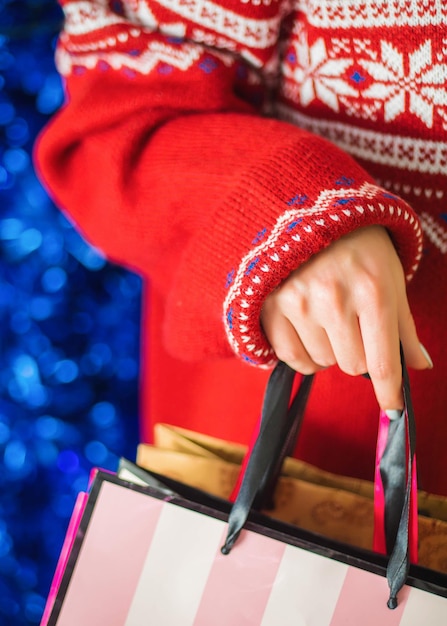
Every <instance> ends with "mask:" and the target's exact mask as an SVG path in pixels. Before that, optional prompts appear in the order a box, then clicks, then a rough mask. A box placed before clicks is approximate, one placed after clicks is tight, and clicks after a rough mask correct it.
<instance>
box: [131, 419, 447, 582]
mask: <svg viewBox="0 0 447 626" xmlns="http://www.w3.org/2000/svg"><path fill="white" fill-rule="evenodd" d="M154 431H155V434H154V444H152V445H149V444H140V445H139V446H138V453H137V463H138V464H139V465H140V466H142V467H143V468H146V469H148V470H150V471H153V472H155V473H158V474H163V475H165V476H168V477H170V478H174V479H176V480H178V481H180V482H183V483H186V484H188V485H190V486H192V487H196V488H198V489H201V490H204V491H206V492H208V493H211V494H213V495H215V496H218V497H221V498H224V499H229V497H230V495H231V493H232V492H233V491H234V488H235V485H236V482H237V479H238V476H239V474H240V469H241V465H242V461H243V459H244V457H245V456H246V454H247V446H244V445H240V444H236V443H232V442H229V441H225V440H221V439H217V438H214V437H210V436H209V435H205V434H203V433H196V432H193V431H190V430H187V429H184V428H179V427H176V426H172V425H170V424H156V425H155V429H154ZM373 498H374V484H373V483H372V482H370V481H367V480H361V479H356V478H351V477H346V476H339V475H337V474H333V473H331V472H326V471H323V470H321V469H319V468H317V467H314V466H312V465H310V464H308V463H305V462H303V461H301V460H300V459H295V458H290V457H287V458H286V459H285V462H284V464H283V467H282V473H281V476H280V477H279V480H278V483H277V485H276V490H275V497H274V506H273V508H269V509H262V512H263V513H264V514H266V515H269V516H272V517H274V518H276V519H279V520H281V521H283V522H287V523H290V524H293V525H296V526H299V527H300V528H303V529H305V530H309V531H312V532H315V533H317V534H319V535H323V536H325V537H328V538H330V539H335V540H337V541H341V542H344V543H347V544H351V545H353V546H356V547H359V548H366V549H372V547H373V526H374V502H373ZM418 504H419V506H418V508H419V520H418V522H419V543H418V548H419V550H418V551H419V563H420V564H421V565H422V566H424V567H427V568H430V569H435V570H438V571H441V572H444V573H447V498H446V497H442V496H437V495H434V494H429V493H427V492H425V491H422V490H420V491H419V493H418Z"/></svg>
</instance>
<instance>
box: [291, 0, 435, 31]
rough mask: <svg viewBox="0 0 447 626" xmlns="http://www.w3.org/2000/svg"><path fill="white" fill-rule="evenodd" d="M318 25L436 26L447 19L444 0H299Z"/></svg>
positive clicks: (324, 26)
mask: <svg viewBox="0 0 447 626" xmlns="http://www.w3.org/2000/svg"><path fill="white" fill-rule="evenodd" d="M295 6H296V8H297V10H299V11H302V12H303V13H304V14H305V15H306V17H307V19H308V21H309V23H310V24H312V25H313V26H316V27H318V28H330V29H331V30H332V29H334V28H346V29H348V28H368V27H371V26H373V27H374V28H380V27H383V26H386V27H394V26H431V25H433V26H435V25H438V24H445V23H446V22H447V4H446V3H445V2H444V0H296V5H295Z"/></svg>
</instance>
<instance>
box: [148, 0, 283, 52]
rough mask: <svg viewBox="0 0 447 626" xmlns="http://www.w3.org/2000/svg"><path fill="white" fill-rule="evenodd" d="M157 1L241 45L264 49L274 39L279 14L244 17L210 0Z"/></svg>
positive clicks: (276, 32) (280, 16) (278, 23)
mask: <svg viewBox="0 0 447 626" xmlns="http://www.w3.org/2000/svg"><path fill="white" fill-rule="evenodd" d="M158 3H159V4H160V5H161V6H163V7H165V8H166V9H170V10H171V11H173V12H174V13H176V14H177V15H180V16H181V17H184V18H186V19H187V20H191V21H192V22H195V23H196V24H198V25H199V26H200V27H202V28H204V27H205V28H209V29H210V30H212V31H214V32H216V33H219V34H220V35H224V36H225V37H228V38H229V39H233V40H234V41H236V42H237V43H239V44H242V45H243V46H244V47H248V48H254V49H258V50H265V49H266V48H270V47H271V46H274V45H275V44H276V42H277V40H278V33H279V28H280V25H281V20H282V15H281V14H279V13H278V14H277V15H275V16H274V17H272V18H270V19H253V18H248V17H244V16H242V15H239V14H238V13H235V12H234V11H230V10H229V9H225V8H224V7H222V6H220V5H219V4H215V3H214V2H211V1H210V0H159V1H158Z"/></svg>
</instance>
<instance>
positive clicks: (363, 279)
mask: <svg viewBox="0 0 447 626" xmlns="http://www.w3.org/2000/svg"><path fill="white" fill-rule="evenodd" d="M261 323H262V326H263V329H264V332H265V334H266V336H267V339H268V340H269V342H270V344H271V345H272V347H273V349H274V350H275V353H276V355H277V357H278V358H279V359H280V360H281V361H285V362H286V363H287V364H288V365H290V366H291V367H292V368H294V369H295V370H297V371H298V372H301V373H302V374H310V373H313V372H316V371H318V370H320V369H322V368H326V367H329V366H331V365H334V364H335V363H337V364H338V366H339V367H340V369H341V370H343V371H344V372H346V373H347V374H350V375H352V376H357V375H359V374H364V373H365V372H368V373H369V375H370V377H371V380H372V383H373V385H374V390H375V394H376V397H377V400H378V403H379V405H380V406H381V408H382V409H384V410H387V411H390V410H392V411H393V410H394V411H396V410H401V409H402V407H403V398H402V391H401V384H402V369H401V364H400V351H399V340H400V341H401V342H402V345H403V348H404V353H405V358H406V362H407V364H408V365H409V366H410V367H413V368H416V369H425V368H428V367H432V363H431V361H430V360H429V357H428V355H426V353H425V352H424V349H423V348H421V344H420V343H419V339H418V336H417V333H416V328H415V325H414V321H413V317H412V315H411V311H410V307H409V305H408V300H407V295H406V289H405V278H404V273H403V269H402V266H401V263H400V260H399V257H398V256H397V253H396V251H395V249H394V246H393V244H392V242H391V240H390V238H389V236H388V234H387V232H386V230H385V229H384V228H382V227H381V226H370V227H366V228H361V229H359V230H356V231H354V232H352V233H350V234H349V235H346V236H344V237H342V238H341V239H340V240H338V241H336V242H334V243H333V244H331V245H330V246H329V247H328V248H326V249H325V250H323V251H322V252H320V253H318V254H316V255H315V256H314V257H312V258H311V259H310V260H309V261H308V262H307V263H305V264H304V265H303V266H301V267H300V268H299V269H297V270H296V271H294V272H293V273H292V274H291V275H290V276H289V277H288V278H287V279H286V280H285V281H284V282H283V283H282V285H280V287H278V289H276V290H275V291H274V292H273V293H271V294H270V295H269V296H268V297H267V299H266V301H265V304H264V307H263V310H262V314H261Z"/></svg>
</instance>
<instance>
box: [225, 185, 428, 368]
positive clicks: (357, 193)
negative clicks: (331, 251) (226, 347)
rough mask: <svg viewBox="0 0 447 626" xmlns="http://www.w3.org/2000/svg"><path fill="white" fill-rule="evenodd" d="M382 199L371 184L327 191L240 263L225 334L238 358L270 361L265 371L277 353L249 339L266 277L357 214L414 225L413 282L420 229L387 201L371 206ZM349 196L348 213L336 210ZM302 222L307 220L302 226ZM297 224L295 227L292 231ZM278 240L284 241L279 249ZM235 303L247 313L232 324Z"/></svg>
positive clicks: (288, 214)
mask: <svg viewBox="0 0 447 626" xmlns="http://www.w3.org/2000/svg"><path fill="white" fill-rule="evenodd" d="M379 195H382V196H383V190H382V189H380V188H379V187H377V186H376V185H372V184H370V183H364V184H363V185H362V186H361V187H360V188H357V189H350V188H349V189H347V188H346V187H342V188H336V189H329V190H324V191H322V192H321V193H320V195H319V197H318V199H317V200H316V202H315V203H314V204H313V206H312V207H311V208H308V209H305V208H291V209H289V210H287V211H285V213H283V214H282V215H281V216H280V217H279V218H278V219H277V221H276V223H275V225H274V227H273V228H272V230H271V232H270V234H269V235H268V237H266V238H265V239H264V240H262V242H261V243H259V244H258V245H256V246H255V247H253V248H252V249H251V250H250V251H249V252H248V253H247V254H246V255H245V256H244V258H243V259H242V260H241V262H240V264H239V267H238V268H237V270H236V272H235V273H234V276H233V278H232V283H231V285H230V286H229V288H228V293H227V296H226V298H225V301H224V307H223V313H224V316H223V319H224V324H225V330H226V334H227V338H228V341H229V342H230V345H231V346H232V348H233V350H234V351H235V353H236V354H241V353H243V354H247V353H249V354H252V355H253V356H254V357H257V358H264V359H268V363H266V366H268V365H271V364H272V363H273V362H274V361H275V357H274V353H273V350H272V349H271V348H269V349H266V348H265V347H264V346H261V345H257V344H256V340H255V338H254V337H252V336H251V335H250V334H248V332H249V326H248V324H247V322H248V320H250V319H257V314H258V312H257V311H255V310H254V309H255V307H256V304H255V302H254V299H253V295H254V294H255V292H258V293H262V292H263V283H264V280H265V276H266V275H267V274H269V272H270V271H272V270H273V269H274V266H275V264H277V263H281V264H283V265H287V262H286V257H287V256H288V254H289V253H290V252H291V251H292V250H295V249H296V247H297V244H298V245H300V242H304V241H305V240H306V238H307V237H310V238H311V239H312V240H314V238H315V234H314V231H318V230H320V229H327V228H331V226H332V224H333V223H334V222H339V221H341V220H343V221H346V220H352V219H353V217H354V216H355V215H356V214H363V213H365V211H371V212H376V211H377V212H380V218H378V222H379V223H383V215H384V214H388V215H393V214H394V213H396V214H397V215H398V216H402V213H403V219H404V220H405V221H407V222H408V223H409V224H411V225H412V226H413V229H414V231H415V234H416V236H417V239H418V241H419V246H418V252H417V257H416V261H415V265H414V266H413V267H412V268H411V271H410V272H409V273H408V275H407V279H408V280H410V279H411V278H412V276H413V274H414V272H415V271H416V269H417V266H418V264H419V261H420V259H421V256H422V233H421V228H420V226H419V223H418V222H417V220H416V219H415V218H414V216H413V215H412V214H411V213H409V212H408V211H406V210H402V208H401V207H399V206H397V207H396V206H395V205H393V204H391V203H388V202H387V200H385V199H384V198H383V197H382V198H381V201H380V202H378V203H377V204H372V201H373V200H376V199H377V197H378V196H379ZM346 197H349V204H347V205H345V208H343V209H341V210H340V209H338V210H335V209H333V203H334V201H336V200H338V199H344V198H346ZM356 201H357V202H359V204H357V203H356ZM368 201H370V202H368ZM303 218H306V220H305V223H304V224H303V225H301V222H302V221H303ZM309 218H312V219H311V220H310V219H309ZM309 222H311V223H309ZM292 223H293V226H294V227H293V228H290V225H291V224H292ZM279 239H281V244H280V245H279V243H278V241H279ZM301 245H302V244H301ZM267 259H268V260H267ZM236 301H237V302H238V303H239V305H240V307H241V308H242V309H243V312H242V313H240V315H239V317H238V319H236V318H235V316H233V315H230V319H231V321H229V319H228V317H229V316H228V314H229V312H230V311H232V306H233V304H234V303H235V302H236Z"/></svg>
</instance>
